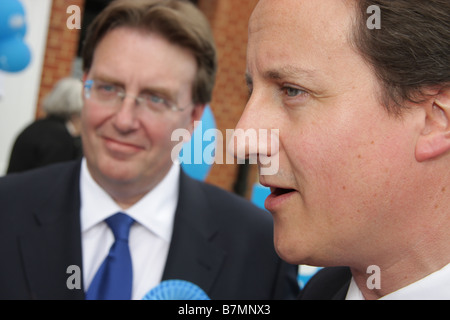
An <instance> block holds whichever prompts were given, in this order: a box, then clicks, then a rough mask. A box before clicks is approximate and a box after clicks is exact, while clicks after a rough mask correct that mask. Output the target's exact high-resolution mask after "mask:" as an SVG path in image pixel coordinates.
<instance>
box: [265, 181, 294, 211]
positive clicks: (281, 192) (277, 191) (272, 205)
mask: <svg viewBox="0 0 450 320" xmlns="http://www.w3.org/2000/svg"><path fill="white" fill-rule="evenodd" d="M261 184H262V185H263V186H265V187H269V188H270V194H269V195H268V196H267V198H266V200H265V202H264V206H265V207H266V209H267V210H269V211H271V212H275V211H277V210H279V209H281V208H282V206H283V204H284V203H285V202H286V201H287V200H288V199H289V198H290V197H291V196H292V195H294V194H295V192H297V190H295V189H292V188H289V187H288V186H286V187H284V186H283V187H281V186H275V185H270V184H266V183H263V182H261Z"/></svg>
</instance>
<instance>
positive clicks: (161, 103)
mask: <svg viewBox="0 0 450 320" xmlns="http://www.w3.org/2000/svg"><path fill="white" fill-rule="evenodd" d="M126 96H129V97H132V98H134V99H135V103H136V105H138V106H144V107H147V108H148V109H150V110H153V111H156V112H160V113H161V112H165V111H167V110H171V111H183V110H184V109H185V108H180V107H178V106H177V105H176V104H174V103H172V102H170V101H169V100H167V99H165V98H163V97H161V95H158V94H157V93H150V92H149V93H141V94H139V95H138V96H133V95H129V94H126V92H125V89H124V88H123V87H121V86H118V85H115V84H113V83H108V82H104V81H98V80H86V81H85V82H84V97H85V98H86V99H95V100H96V101H98V102H101V103H104V104H108V105H111V106H118V105H119V104H121V103H122V102H123V100H124V99H125V97H126Z"/></svg>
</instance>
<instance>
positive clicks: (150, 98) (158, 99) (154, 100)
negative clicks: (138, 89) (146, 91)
mask: <svg viewBox="0 0 450 320" xmlns="http://www.w3.org/2000/svg"><path fill="white" fill-rule="evenodd" d="M146 99H147V100H148V101H150V102H151V103H162V104H166V100H165V99H164V98H161V97H159V96H156V95H154V94H151V95H148V96H147V97H146Z"/></svg>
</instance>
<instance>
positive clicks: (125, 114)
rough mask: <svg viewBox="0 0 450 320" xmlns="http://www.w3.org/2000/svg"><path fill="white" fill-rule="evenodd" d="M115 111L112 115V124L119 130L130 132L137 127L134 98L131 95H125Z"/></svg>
mask: <svg viewBox="0 0 450 320" xmlns="http://www.w3.org/2000/svg"><path fill="white" fill-rule="evenodd" d="M118 103H119V104H120V106H119V108H118V109H117V112H116V114H115V116H114V126H115V127H116V128H117V129H118V130H119V131H121V132H124V133H126V132H130V131H133V130H135V129H137V128H138V127H139V121H138V116H137V113H138V112H137V109H138V108H137V105H136V98H135V97H133V96H131V95H130V96H125V97H124V98H123V99H122V100H121V101H119V102H118Z"/></svg>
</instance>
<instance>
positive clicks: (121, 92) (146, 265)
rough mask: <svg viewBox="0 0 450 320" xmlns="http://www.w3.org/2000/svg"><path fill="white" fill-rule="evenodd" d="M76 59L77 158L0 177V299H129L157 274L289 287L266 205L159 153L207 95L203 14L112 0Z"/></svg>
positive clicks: (229, 291)
mask: <svg viewBox="0 0 450 320" xmlns="http://www.w3.org/2000/svg"><path fill="white" fill-rule="evenodd" d="M83 64H84V65H83V68H84V76H83V82H84V93H83V94H84V108H83V111H82V140H83V148H84V155H85V158H84V159H83V160H82V161H81V162H69V163H65V164H59V165H56V166H50V167H47V168H44V169H41V170H36V171H32V172H29V173H26V174H21V175H12V176H8V177H5V178H3V179H1V180H0V203H1V204H2V211H1V214H0V236H1V237H2V240H3V241H2V242H1V243H2V244H1V245H0V254H1V256H2V262H0V283H1V284H2V286H1V288H0V298H1V299H29V298H33V299H84V298H87V299H141V298H142V297H143V296H144V295H145V294H146V292H148V291H149V290H150V289H151V288H153V287H155V286H157V285H158V284H159V283H160V281H161V280H165V279H182V280H187V281H190V282H192V283H194V284H195V285H197V286H199V287H200V288H201V289H202V290H204V291H205V292H206V293H207V295H208V296H209V297H210V298H211V299H289V298H294V297H295V295H296V294H297V289H298V287H297V283H296V267H295V266H292V265H288V264H286V263H285V262H282V261H281V260H280V259H279V258H278V256H277V255H276V253H275V250H274V247H273V244H272V236H273V235H272V220H271V217H270V215H269V214H267V213H266V212H264V211H260V210H259V209H257V208H256V207H254V206H253V205H251V204H250V203H248V202H247V201H245V200H243V199H241V198H239V197H237V196H233V195H231V194H229V193H227V192H225V191H223V190H220V189H218V188H216V187H213V186H209V185H207V184H205V183H203V182H200V181H196V180H193V179H191V178H189V177H187V176H186V175H185V174H184V173H183V172H182V170H181V169H180V167H179V165H177V164H174V163H173V162H172V159H171V152H172V149H173V147H174V145H175V144H176V142H173V141H171V134H172V132H173V131H174V130H176V129H179V128H183V129H187V130H189V131H190V132H191V133H192V131H193V129H194V121H198V120H200V119H201V116H202V113H203V110H204V108H205V105H206V104H207V103H208V102H209V101H210V100H211V92H212V88H213V83H214V77H215V72H216V53H215V48H214V43H213V39H212V35H211V31H210V29H209V26H208V23H207V21H206V19H205V18H204V17H203V16H202V14H201V13H200V12H199V11H198V10H197V9H196V8H195V7H194V6H193V5H191V4H190V3H189V2H185V1H176V0H175V1H173V0H169V1H156V0H148V1H146V0H144V1H128V0H126V1H122V0H119V1H115V2H113V3H112V4H111V5H109V6H108V7H107V8H106V9H105V10H104V11H103V12H102V13H101V14H100V15H99V16H98V17H97V18H96V19H95V20H94V22H93V24H92V25H91V26H90V28H89V31H88V34H87V38H86V42H85V44H84V50H83ZM77 268H79V270H81V277H82V279H81V285H79V286H77V285H76V279H74V277H75V276H76V272H74V273H71V272H72V271H71V270H75V271H76V270H77ZM69 271H70V272H69ZM72 280H74V282H71V281H72ZM74 283H75V284H74Z"/></svg>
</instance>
